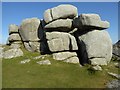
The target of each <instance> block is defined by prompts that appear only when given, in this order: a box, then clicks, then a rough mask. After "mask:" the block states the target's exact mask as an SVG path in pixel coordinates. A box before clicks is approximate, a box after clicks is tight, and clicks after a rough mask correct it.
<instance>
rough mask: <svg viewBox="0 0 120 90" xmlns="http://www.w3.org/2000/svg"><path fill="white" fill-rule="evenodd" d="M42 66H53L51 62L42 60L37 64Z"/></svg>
mask: <svg viewBox="0 0 120 90" xmlns="http://www.w3.org/2000/svg"><path fill="white" fill-rule="evenodd" d="M37 63H38V64H40V65H51V62H50V61H49V60H42V61H38V62H37Z"/></svg>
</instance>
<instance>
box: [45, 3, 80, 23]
mask: <svg viewBox="0 0 120 90" xmlns="http://www.w3.org/2000/svg"><path fill="white" fill-rule="evenodd" d="M77 15H78V12H77V8H76V7H75V6H73V5H69V4H62V5H59V6H57V7H54V8H51V9H48V10H46V11H45V12H44V20H45V22H46V23H49V22H51V21H53V20H56V19H60V18H61V19H65V18H71V19H73V18H74V17H76V16H77Z"/></svg>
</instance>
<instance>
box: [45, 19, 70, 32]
mask: <svg viewBox="0 0 120 90" xmlns="http://www.w3.org/2000/svg"><path fill="white" fill-rule="evenodd" d="M44 28H45V29H46V31H60V32H61V31H63V32H69V31H71V30H72V19H58V20H55V21H53V22H50V23H49V24H46V25H45V27H44Z"/></svg>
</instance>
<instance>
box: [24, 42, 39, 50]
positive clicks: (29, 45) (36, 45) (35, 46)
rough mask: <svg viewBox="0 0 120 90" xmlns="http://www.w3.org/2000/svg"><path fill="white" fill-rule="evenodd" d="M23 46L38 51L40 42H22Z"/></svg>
mask: <svg viewBox="0 0 120 90" xmlns="http://www.w3.org/2000/svg"><path fill="white" fill-rule="evenodd" d="M24 47H25V48H26V49H27V50H28V51H30V52H35V51H37V52H40V42H24Z"/></svg>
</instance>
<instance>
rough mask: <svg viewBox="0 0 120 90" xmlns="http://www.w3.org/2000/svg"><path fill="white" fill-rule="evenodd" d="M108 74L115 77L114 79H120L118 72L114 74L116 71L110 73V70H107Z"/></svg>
mask: <svg viewBox="0 0 120 90" xmlns="http://www.w3.org/2000/svg"><path fill="white" fill-rule="evenodd" d="M108 74H109V75H111V76H113V77H115V78H116V79H120V74H116V73H112V72H108Z"/></svg>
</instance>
